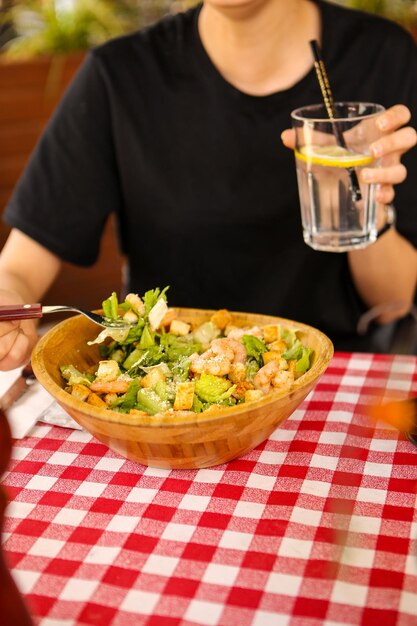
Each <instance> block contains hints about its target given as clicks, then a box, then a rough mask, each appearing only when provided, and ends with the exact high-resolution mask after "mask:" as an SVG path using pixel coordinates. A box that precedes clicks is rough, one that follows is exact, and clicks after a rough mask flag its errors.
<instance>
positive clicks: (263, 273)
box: [5, 2, 417, 350]
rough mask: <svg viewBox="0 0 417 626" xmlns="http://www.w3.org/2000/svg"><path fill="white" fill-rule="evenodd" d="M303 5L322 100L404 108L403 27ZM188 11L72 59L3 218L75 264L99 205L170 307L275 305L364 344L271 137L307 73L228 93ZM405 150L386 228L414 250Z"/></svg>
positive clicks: (411, 99) (139, 280)
mask: <svg viewBox="0 0 417 626" xmlns="http://www.w3.org/2000/svg"><path fill="white" fill-rule="evenodd" d="M318 5H319V8H320V11H321V21H322V51H323V56H324V59H325V63H326V66H327V70H328V74H329V78H330V81H331V84H332V89H333V94H334V97H335V99H336V100H344V99H345V100H346V99H347V100H363V101H372V102H380V103H381V104H383V105H385V106H386V107H389V106H391V105H393V104H396V103H398V102H402V103H404V104H406V105H408V106H409V107H410V109H411V110H412V111H413V112H414V113H416V111H417V80H416V79H417V71H416V70H417V53H416V46H415V44H414V42H413V40H412V38H411V37H410V36H409V35H408V34H407V33H405V32H404V31H403V30H402V29H401V28H400V27H399V26H398V25H396V24H394V23H391V22H388V21H386V20H383V19H381V18H377V17H375V16H371V15H367V14H364V13H359V12H355V11H349V10H346V9H343V8H341V7H339V6H336V5H331V4H327V3H324V2H318ZM199 10H200V8H199V7H197V8H195V9H192V10H190V11H188V12H186V13H180V14H178V15H175V16H170V17H167V18H165V19H163V20H162V21H160V22H159V23H157V24H155V25H152V26H150V27H148V28H146V29H144V30H142V31H140V32H138V33H135V34H133V35H129V36H127V37H123V38H120V39H117V40H113V41H112V42H109V43H107V44H105V45H103V46H101V47H99V48H98V49H96V50H94V51H92V52H90V53H89V54H88V55H87V57H86V60H85V62H84V63H83V66H82V68H81V69H80V71H79V72H78V74H77V76H76V78H75V80H74V81H73V83H72V85H71V86H70V88H69V90H68V91H67V93H66V95H65V97H64V98H63V100H62V102H61V104H60V106H59V107H58V109H57V111H56V112H55V114H54V116H53V118H52V119H51V121H50V123H49V125H48V127H47V129H46V132H45V133H44V135H43V138H42V139H41V141H40V143H39V144H38V146H37V148H36V149H35V152H34V154H33V156H32V158H31V160H30V163H29V165H28V167H27V169H26V171H25V173H24V175H23V176H22V178H21V180H20V182H19V184H18V186H17V188H16V190H15V193H14V195H13V197H12V199H11V201H10V203H9V205H8V207H7V209H6V212H5V220H6V222H7V223H8V224H9V225H11V226H14V227H17V228H18V229H20V230H22V231H23V232H25V233H26V234H28V235H29V236H30V237H32V238H34V239H36V240H37V241H38V242H40V243H41V244H42V245H44V246H46V247H47V248H48V249H50V250H51V251H52V252H54V253H55V254H57V255H58V256H60V257H61V258H62V259H64V260H66V261H69V262H72V263H75V264H81V265H90V264H92V263H94V261H95V259H96V257H97V254H98V250H99V244H100V236H101V233H102V230H103V226H104V223H105V221H106V220H107V218H108V216H109V214H111V213H114V214H115V215H116V220H117V223H118V225H119V234H120V245H121V249H122V251H123V252H124V253H125V254H126V255H127V257H128V259H129V262H130V278H129V280H130V283H129V285H128V289H129V290H132V291H135V292H138V293H143V292H144V291H145V290H147V289H149V288H152V287H155V286H160V287H164V286H165V285H170V286H171V288H170V292H169V301H170V304H171V305H173V306H191V307H204V308H219V307H220V308H229V309H231V310H241V311H251V312H252V311H253V312H262V313H269V314H274V315H279V316H282V317H287V318H290V319H294V320H298V321H302V322H305V323H309V324H312V325H314V326H316V327H318V328H320V329H321V330H323V331H324V332H326V333H327V334H328V335H329V336H330V338H331V339H332V340H333V341H334V342H335V346H336V348H338V349H344V348H347V349H350V348H353V347H354V348H355V349H362V350H368V349H372V346H371V344H370V343H369V341H368V340H367V339H366V338H364V339H363V340H361V341H359V342H358V341H357V338H355V337H356V325H357V322H358V318H359V316H360V315H361V314H362V313H363V312H364V310H365V308H364V304H363V303H362V302H361V300H360V298H359V297H358V295H357V293H356V291H355V289H354V286H353V283H352V280H351V277H350V274H349V270H348V265H347V256H346V254H335V253H325V252H316V251H313V250H312V249H310V248H309V247H308V246H307V245H306V244H305V243H304V242H303V239H302V231H301V219H300V209H299V201H298V192H297V184H296V174H295V165H294V157H293V155H292V153H291V151H290V150H288V149H286V148H285V147H284V146H283V145H282V143H281V139H280V134H281V132H282V131H283V130H284V129H285V128H288V127H289V126H290V125H291V120H290V112H291V110H292V109H294V108H296V107H298V106H301V105H305V104H311V103H315V102H320V101H321V94H320V90H319V87H318V83H317V78H316V76H315V73H314V70H313V69H312V70H311V71H310V72H309V73H308V74H307V75H306V76H304V77H303V78H302V79H301V80H300V81H299V82H298V83H296V84H295V85H294V86H293V87H291V88H289V89H287V90H285V91H281V92H279V93H273V94H271V95H268V96H265V97H259V96H251V95H248V94H245V93H242V92H240V91H239V90H238V89H236V88H234V87H233V86H231V85H230V84H229V83H227V82H226V81H225V80H224V79H223V77H222V76H221V75H220V74H219V73H218V71H217V70H216V68H215V67H214V65H213V64H212V63H211V61H210V59H209V57H208V56H207V54H206V52H205V50H204V48H203V46H202V44H201V41H200V39H199V35H198V30H197V17H198V12H199ZM413 124H414V126H416V125H417V124H416V120H415V119H414V120H413ZM404 162H405V163H406V165H407V167H408V171H409V175H408V179H407V181H406V182H405V183H403V184H402V185H400V186H399V187H398V189H397V198H396V207H397V212H398V222H397V227H398V230H399V232H400V233H401V234H403V235H404V236H405V237H406V238H407V239H409V240H410V241H411V242H412V243H413V244H414V245H415V246H417V186H416V185H415V180H416V170H417V164H416V155H415V152H412V153H411V154H408V155H406V157H405V159H404ZM109 289H111V287H109ZM99 304H100V303H97V305H99Z"/></svg>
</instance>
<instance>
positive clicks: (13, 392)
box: [0, 363, 36, 411]
mask: <svg viewBox="0 0 417 626" xmlns="http://www.w3.org/2000/svg"><path fill="white" fill-rule="evenodd" d="M35 380H36V379H35V374H34V373H33V369H32V365H31V364H30V363H28V364H27V365H25V367H24V368H23V369H22V371H21V373H20V376H19V377H18V378H17V379H16V380H15V381H14V383H12V385H10V387H9V388H8V390H7V391H6V393H5V394H3V396H2V397H1V398H0V408H2V409H3V411H7V410H8V409H10V407H11V406H12V405H13V404H14V403H15V402H17V400H19V398H20V397H21V396H23V394H24V393H25V391H27V389H28V388H29V387H30V386H31V385H32V384H33V383H34V382H35Z"/></svg>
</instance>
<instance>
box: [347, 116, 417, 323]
mask: <svg viewBox="0 0 417 626" xmlns="http://www.w3.org/2000/svg"><path fill="white" fill-rule="evenodd" d="M409 120H410V112H409V110H408V109H407V107H404V106H402V105H397V106H394V107H391V108H390V109H388V110H387V111H386V112H385V113H384V114H383V115H381V116H380V118H379V119H378V122H377V123H379V125H380V128H381V130H383V131H384V133H385V134H384V136H383V137H382V138H381V139H379V140H378V141H377V142H376V143H374V144H373V145H372V146H371V150H372V151H373V153H374V156H375V157H380V158H381V163H382V166H381V168H379V169H378V168H373V169H372V168H370V169H364V170H363V171H362V177H363V179H364V180H365V182H367V183H369V182H372V183H377V184H379V189H378V192H377V200H378V201H379V202H381V203H382V204H388V203H390V202H392V200H393V198H394V188H393V185H394V184H397V183H401V182H402V181H403V180H405V177H406V175H407V172H406V169H405V167H404V166H403V165H402V164H401V162H400V160H401V156H402V155H403V154H404V152H406V151H407V150H409V149H411V148H412V147H413V146H415V144H416V131H415V130H414V129H413V128H410V127H404V124H407V123H408V122H409ZM415 209H416V210H417V207H415ZM348 260H349V267H350V271H351V273H352V278H353V282H354V283H355V286H356V289H357V291H358V293H359V295H360V296H361V298H362V300H363V301H364V302H365V303H366V304H367V305H368V307H369V308H373V307H375V306H379V305H380V306H383V305H388V306H389V305H391V306H392V308H391V309H390V310H388V309H387V312H386V313H383V314H381V315H380V316H379V317H378V318H377V321H378V322H379V323H381V324H384V323H388V322H391V321H394V320H396V319H398V318H400V317H402V316H403V315H406V314H407V312H408V311H409V310H410V307H411V306H412V304H413V300H414V294H415V290H416V285H417V250H416V248H414V246H413V245H412V244H411V243H410V242H409V241H407V240H406V239H405V238H404V237H402V236H401V235H400V234H399V233H398V232H397V231H396V230H395V228H391V229H390V230H389V231H388V232H387V233H386V234H385V235H383V236H382V237H381V238H380V239H378V241H377V242H376V243H375V244H373V245H372V246H369V247H368V248H366V249H364V250H356V251H352V252H349V253H348ZM396 303H398V305H396Z"/></svg>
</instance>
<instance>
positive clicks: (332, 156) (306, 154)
mask: <svg viewBox="0 0 417 626" xmlns="http://www.w3.org/2000/svg"><path fill="white" fill-rule="evenodd" d="M295 156H296V158H297V159H300V160H301V161H306V162H307V163H315V164H316V165H326V166H327V167H344V168H346V167H362V166H364V165H369V164H370V163H372V161H373V158H372V157H371V156H369V155H366V154H360V153H359V152H353V151H352V150H347V149H346V148H342V146H335V145H329V146H303V147H302V148H300V149H299V150H296V151H295Z"/></svg>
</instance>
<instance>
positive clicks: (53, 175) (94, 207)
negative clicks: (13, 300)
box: [3, 52, 121, 266]
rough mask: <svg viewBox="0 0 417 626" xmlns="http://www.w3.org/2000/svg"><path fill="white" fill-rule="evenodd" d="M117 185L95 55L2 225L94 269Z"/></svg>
mask: <svg viewBox="0 0 417 626" xmlns="http://www.w3.org/2000/svg"><path fill="white" fill-rule="evenodd" d="M120 197H121V194H120V185H119V178H118V171H117V166H116V159H115V155H114V149H113V138H112V124H111V115H110V107H109V98H108V94H107V90H106V83H105V80H104V78H103V76H102V73H101V71H100V67H99V60H98V59H97V58H96V56H95V54H94V52H90V53H88V54H87V56H86V58H85V60H84V62H83V64H82V66H81V68H80V69H79V71H78V73H77V75H76V76H75V78H74V79H73V81H72V83H71V84H70V86H69V88H68V89H67V91H66V94H65V95H64V97H63V99H62V101H61V102H60V104H59V105H58V107H57V109H56V111H55V113H54V114H53V116H52V118H51V119H50V121H49V123H48V125H47V127H46V129H45V131H44V133H43V135H42V137H41V139H40V140H39V142H38V145H37V146H36V148H35V150H34V151H33V153H32V155H31V158H30V159H29V162H28V165H27V167H26V168H25V171H24V172H23V174H22V176H21V178H20V180H19V182H18V184H17V186H16V188H15V190H14V193H13V195H12V197H11V200H10V202H9V203H8V205H7V207H6V210H5V213H4V216H3V217H4V221H5V222H6V224H8V225H9V226H11V227H14V228H17V229H19V230H21V231H22V232H24V233H25V234H27V235H28V236H29V237H31V238H33V239H35V240H36V241H38V242H39V243H40V244H41V245H43V246H45V247H46V248H48V249H49V250H50V251H51V252H53V253H54V254H56V255H57V256H59V257H60V258H61V259H62V260H64V261H68V262H71V263H74V264H77V265H84V266H88V265H92V264H93V263H94V262H95V260H96V258H97V256H98V252H99V248H100V239H101V234H102V231H103V227H104V225H105V223H106V221H107V218H108V216H109V215H110V213H112V212H117V211H118V208H119V205H120V202H121V199H120Z"/></svg>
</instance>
